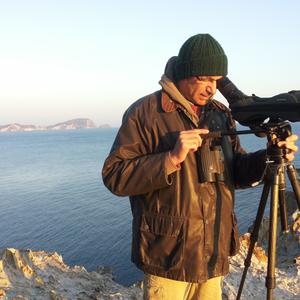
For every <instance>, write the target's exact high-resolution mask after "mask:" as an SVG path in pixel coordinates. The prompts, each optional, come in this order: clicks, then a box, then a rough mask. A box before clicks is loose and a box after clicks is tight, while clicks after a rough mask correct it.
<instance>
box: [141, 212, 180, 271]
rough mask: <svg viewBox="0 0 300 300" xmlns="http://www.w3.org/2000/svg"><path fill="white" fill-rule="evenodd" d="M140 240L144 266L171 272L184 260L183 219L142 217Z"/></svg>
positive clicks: (157, 216)
mask: <svg viewBox="0 0 300 300" xmlns="http://www.w3.org/2000/svg"><path fill="white" fill-rule="evenodd" d="M140 238H141V239H140V255H141V261H142V263H143V264H145V265H149V266H153V267H159V268H162V269H164V270H169V269H171V268H176V266H178V265H179V264H180V262H181V261H182V260H183V249H184V219H183V218H178V217H167V216H159V215H156V216H153V215H142V220H141V225H140Z"/></svg>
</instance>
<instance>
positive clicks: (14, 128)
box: [0, 118, 109, 132]
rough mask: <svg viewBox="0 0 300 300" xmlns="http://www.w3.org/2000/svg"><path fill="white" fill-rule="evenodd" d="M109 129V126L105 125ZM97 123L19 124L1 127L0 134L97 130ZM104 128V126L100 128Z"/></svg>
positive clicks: (77, 120)
mask: <svg viewBox="0 0 300 300" xmlns="http://www.w3.org/2000/svg"><path fill="white" fill-rule="evenodd" d="M103 126H104V128H108V127H109V125H107V124H105V125H103ZM96 127H97V126H96V125H95V123H94V122H93V121H92V120H90V119H84V118H81V119H73V120H68V121H65V122H61V123H57V124H54V125H49V126H36V125H22V124H18V123H13V124H7V125H1V126H0V132H15V131H35V130H70V129H82V128H96ZM100 127H102V126H100Z"/></svg>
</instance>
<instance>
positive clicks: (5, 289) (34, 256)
mask: <svg viewBox="0 0 300 300" xmlns="http://www.w3.org/2000/svg"><path fill="white" fill-rule="evenodd" d="M292 206H293V205H292ZM289 209H290V210H291V207H289ZM268 224H269V221H268V219H267V218H265V219H264V221H263V222H262V224H261V229H260V235H259V243H260V246H261V247H260V246H258V245H257V246H256V247H255V249H254V254H253V258H252V264H251V267H250V268H249V270H248V275H247V278H246V281H245V285H244V289H243V294H242V299H247V300H248V299H253V298H255V299H257V300H259V299H266V288H265V276H266V272H267V256H266V253H265V244H266V242H267V236H268ZM279 224H280V223H279ZM290 224H291V225H290V233H289V234H285V235H283V234H281V233H280V231H279V230H278V239H277V241H278V243H277V245H278V249H277V252H278V260H277V267H276V281H277V287H276V288H275V290H274V299H275V298H276V300H278V299H285V300H287V299H300V212H299V211H295V212H294V213H291V214H290ZM240 241H241V249H240V252H239V253H238V254H237V255H236V256H234V257H232V258H231V259H230V274H229V275H227V276H226V277H225V279H224V283H223V299H228V300H231V299H235V298H236V293H237V290H238V286H239V282H240V278H241V274H242V271H243V266H244V259H245V257H246V254H247V249H248V246H249V234H245V235H243V236H241V238H240ZM0 299H1V300H9V299H12V300H21V299H23V300H25V299H28V300H31V299H32V300H33V299H35V300H46V299H50V300H75V299H79V300H80V299H82V300H85V299H94V300H97V299H98V300H100V299H142V290H141V288H140V286H139V285H135V286H132V287H124V286H121V285H119V284H117V283H116V282H114V280H113V277H112V274H111V272H110V271H109V270H107V269H105V268H99V269H98V270H97V271H95V272H87V271H86V270H85V268H84V267H80V266H75V267H69V266H67V265H66V264H65V263H64V262H63V259H62V257H61V256H60V255H59V254H57V253H47V252H44V251H31V250H17V249H3V250H2V251H0Z"/></svg>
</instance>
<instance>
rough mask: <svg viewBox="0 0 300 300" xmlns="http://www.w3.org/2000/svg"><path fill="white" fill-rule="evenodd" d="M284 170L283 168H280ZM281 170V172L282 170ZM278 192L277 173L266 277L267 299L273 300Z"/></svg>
mask: <svg viewBox="0 0 300 300" xmlns="http://www.w3.org/2000/svg"><path fill="white" fill-rule="evenodd" d="M279 170H280V171H282V168H279ZM280 171H279V172H280ZM278 194H279V174H278V173H277V174H275V176H274V179H273V184H272V190H271V203H270V206H271V209H270V227H269V246H268V271H267V277H266V287H267V300H272V297H273V289H274V288H275V286H276V281H275V264H276V239H277V216H278Z"/></svg>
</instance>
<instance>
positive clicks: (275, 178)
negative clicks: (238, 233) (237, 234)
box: [236, 123, 300, 300]
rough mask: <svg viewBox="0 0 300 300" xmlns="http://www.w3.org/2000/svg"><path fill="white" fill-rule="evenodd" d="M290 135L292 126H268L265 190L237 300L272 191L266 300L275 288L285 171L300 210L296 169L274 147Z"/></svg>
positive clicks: (283, 220)
mask: <svg viewBox="0 0 300 300" xmlns="http://www.w3.org/2000/svg"><path fill="white" fill-rule="evenodd" d="M289 135H291V127H290V125H289V123H281V124H277V125H274V124H273V126H270V127H268V130H267V137H268V141H269V143H268V146H267V157H268V159H267V165H266V169H265V172H264V175H263V181H264V187H263V191H262V195H261V199H260V204H259V207H258V210H257V215H256V219H255V222H254V227H253V230H252V233H251V237H250V245H249V249H248V253H247V257H246V259H245V262H244V265H245V268H244V271H243V275H242V278H241V282H240V286H239V290H238V294H237V298H236V299H237V300H239V299H240V297H241V294H242V290H243V286H244V282H245V279H246V275H247V271H248V268H249V267H250V264H251V257H252V254H253V250H254V246H255V243H256V242H257V239H258V232H259V227H260V224H261V222H262V218H263V215H264V211H265V207H266V203H267V199H268V195H269V192H270V190H271V201H270V227H269V241H268V268H267V277H266V288H267V300H271V299H272V297H273V289H274V288H275V286H276V278H275V264H276V239H277V216H278V206H279V210H280V220H281V229H282V231H283V232H288V231H289V227H288V221H287V211H286V199H285V190H286V180H285V172H287V174H288V177H289V180H290V182H291V185H292V188H293V191H294V194H295V196H296V201H297V205H298V209H299V210H300V185H299V182H298V176H297V172H296V169H295V167H294V166H293V165H292V164H291V163H288V162H287V160H286V159H285V158H284V150H283V149H282V148H279V147H278V146H277V143H278V141H279V140H285V138H286V137H287V136H289Z"/></svg>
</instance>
